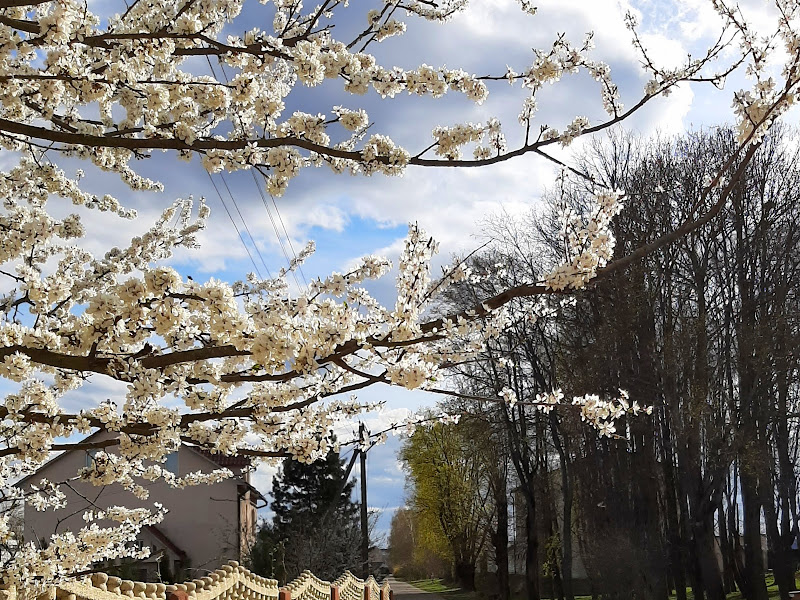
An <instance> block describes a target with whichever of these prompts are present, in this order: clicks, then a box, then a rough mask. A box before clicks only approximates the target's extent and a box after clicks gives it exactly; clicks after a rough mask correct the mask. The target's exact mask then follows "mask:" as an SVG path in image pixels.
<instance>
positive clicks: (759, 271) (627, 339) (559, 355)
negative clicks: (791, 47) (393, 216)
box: [391, 128, 800, 600]
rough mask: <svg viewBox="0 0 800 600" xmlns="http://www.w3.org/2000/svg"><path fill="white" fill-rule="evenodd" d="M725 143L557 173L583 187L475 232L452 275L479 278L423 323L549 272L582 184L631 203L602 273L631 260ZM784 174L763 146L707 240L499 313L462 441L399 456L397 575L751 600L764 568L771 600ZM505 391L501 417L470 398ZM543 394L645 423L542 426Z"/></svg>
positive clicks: (789, 279)
mask: <svg viewBox="0 0 800 600" xmlns="http://www.w3.org/2000/svg"><path fill="white" fill-rule="evenodd" d="M734 144H735V137H734V134H733V133H732V132H731V131H730V130H728V129H725V128H720V129H708V130H703V131H698V132H695V133H692V134H688V135H684V136H681V137H675V138H663V139H659V138H655V139H648V140H644V139H637V138H634V137H631V136H627V135H621V134H615V135H611V136H609V137H608V139H607V140H604V141H597V142H596V143H593V144H592V145H591V146H590V147H588V149H586V150H585V151H584V152H583V153H582V157H581V158H580V160H579V161H578V162H577V165H576V167H575V172H577V173H579V174H580V175H581V177H571V178H570V179H569V181H567V180H566V178H564V180H563V182H559V184H558V185H556V186H555V187H554V188H553V189H551V190H550V192H549V194H548V195H547V197H546V202H545V203H544V208H542V209H540V210H535V211H533V212H531V213H530V214H529V215H528V217H527V218H526V219H524V220H521V221H520V220H512V219H509V218H505V217H497V218H494V219H491V220H490V221H488V222H487V223H486V235H487V236H488V237H489V238H490V242H491V243H490V245H489V246H487V247H486V248H485V249H484V250H482V251H481V252H480V253H478V254H475V255H473V256H471V257H469V258H468V261H469V263H470V265H471V268H472V269H473V270H475V271H477V272H486V271H493V272H494V273H495V277H493V278H491V279H489V278H483V280H482V281H483V282H485V283H484V284H481V286H475V285H472V284H467V283H463V284H460V285H459V286H456V287H453V288H452V289H451V290H450V291H449V292H448V297H447V301H446V302H445V306H443V307H442V309H443V310H451V309H453V308H461V307H467V306H471V305H472V304H474V302H475V301H476V299H478V298H481V297H486V296H487V295H491V294H493V293H495V292H496V291H497V290H501V289H505V288H508V287H511V286H514V285H516V284H517V283H518V282H522V281H529V280H532V279H535V278H537V277H539V276H540V275H541V274H542V273H543V272H546V271H547V269H549V268H551V267H552V265H553V264H556V263H557V262H558V261H559V260H562V259H563V254H564V248H563V247H561V246H559V245H557V244H553V243H550V240H558V239H560V237H561V236H559V235H558V233H559V230H562V228H565V229H566V231H567V232H568V233H569V230H570V227H571V226H572V223H571V222H570V219H569V217H567V218H566V219H560V218H559V216H558V215H559V214H561V213H562V212H563V211H562V210H561V209H562V208H563V207H565V206H566V207H567V208H572V209H574V210H575V211H576V212H578V213H579V212H581V210H582V209H583V208H584V205H585V203H586V201H587V198H589V193H590V190H591V189H593V188H594V186H596V185H597V184H601V185H606V186H608V187H610V188H612V189H617V188H624V189H626V190H627V192H628V194H627V196H628V199H629V200H628V202H627V205H626V209H625V210H624V211H623V213H622V214H621V215H620V216H619V217H618V219H617V220H615V221H614V224H613V233H614V235H615V236H616V239H617V245H616V249H615V258H618V257H624V256H626V255H628V254H630V252H631V251H632V250H634V249H636V248H640V247H644V246H647V244H648V243H650V242H651V241H652V240H654V239H656V238H658V237H659V236H661V235H663V234H665V233H667V232H670V231H673V230H675V229H676V228H678V227H679V226H680V224H681V223H683V222H685V221H686V220H687V218H689V217H690V215H691V214H696V213H697V212H701V213H704V212H705V211H707V210H708V209H709V208H710V206H694V205H692V199H695V198H700V197H701V196H700V194H699V190H700V189H701V188H702V186H703V185H704V182H707V179H708V177H709V176H710V174H713V173H714V172H716V169H718V167H719V166H720V165H721V164H722V162H723V161H724V160H725V159H726V157H728V156H730V155H731V150H732V148H733V146H734ZM799 176H800V157H799V156H798V136H797V133H796V132H794V131H788V130H786V129H776V130H775V131H774V132H773V133H772V134H771V135H770V136H769V137H768V138H767V139H766V140H765V142H764V144H763V145H762V146H761V147H760V148H759V150H758V152H757V153H756V155H755V157H754V159H753V160H752V162H751V163H750V165H749V166H748V168H747V170H746V172H745V174H744V176H743V177H742V179H741V181H740V182H739V184H738V185H737V186H736V188H735V191H734V193H733V194H732V201H731V204H730V206H729V207H728V209H726V210H725V211H724V212H723V213H722V214H720V215H719V216H718V217H717V218H716V219H715V220H714V221H713V222H711V223H710V224H709V225H708V226H706V227H704V228H701V229H698V230H696V231H694V232H692V233H690V234H689V235H687V236H685V237H683V238H682V239H680V240H678V241H677V242H675V243H674V244H671V245H668V246H666V247H663V248H660V249H658V250H657V251H656V252H653V253H652V254H650V255H649V256H647V257H646V258H644V259H643V260H641V261H638V262H633V263H632V264H630V265H628V267H627V268H626V269H625V270H624V272H618V273H616V274H614V275H612V276H610V277H607V278H606V279H604V281H602V282H599V283H598V284H597V285H595V286H594V287H592V288H590V289H587V290H585V291H583V292H580V293H579V294H576V295H575V296H574V297H572V298H570V301H560V302H559V301H556V302H552V301H550V302H543V301H541V300H519V301H515V302H517V304H516V306H515V309H516V310H515V315H516V318H515V320H514V322H513V324H512V325H511V326H510V327H508V328H507V330H506V331H505V332H504V333H503V335H502V336H500V337H499V338H497V339H496V340H492V341H490V342H489V343H488V346H487V350H486V351H485V352H484V353H483V354H482V355H481V356H480V357H479V358H478V359H477V360H474V361H471V362H469V363H468V364H465V365H463V366H462V367H460V369H459V375H458V377H457V384H455V385H454V386H453V388H452V395H451V399H450V400H449V401H448V402H447V403H446V405H447V408H448V410H450V411H454V412H460V413H461V415H462V418H461V420H460V422H459V423H458V424H441V423H439V424H436V425H433V426H431V427H429V428H427V429H425V430H424V431H422V432H418V433H415V434H414V435H413V436H412V437H410V438H408V439H407V441H406V442H405V445H404V448H403V452H402V456H403V459H404V461H405V465H406V471H407V474H408V494H409V495H408V506H409V508H408V509H406V510H403V511H400V512H398V514H397V515H396V516H395V519H394V522H393V524H392V535H391V546H392V551H393V560H394V562H395V566H396V567H399V568H400V572H401V573H403V572H404V573H407V574H408V575H410V576H419V577H423V576H431V575H435V574H438V575H441V574H442V572H443V571H445V572H446V573H447V574H451V575H453V576H454V578H455V579H456V580H457V581H458V583H459V584H460V585H461V586H462V587H464V588H467V589H474V588H475V583H476V579H475V572H476V568H477V569H478V570H479V571H480V570H481V569H483V570H489V571H492V572H493V573H492V574H491V576H490V577H489V580H490V581H491V585H492V589H493V590H496V592H497V593H499V595H500V597H501V598H503V599H507V598H509V596H510V594H511V593H512V592H514V591H517V590H518V588H522V589H523V590H524V592H523V593H524V595H525V596H526V597H527V598H530V599H534V598H539V597H541V596H542V595H546V596H555V597H559V598H569V599H572V598H573V597H574V596H575V595H576V594H577V593H581V594H587V593H591V594H593V595H594V596H596V597H602V598H620V599H621V598H641V599H645V598H647V599H650V598H653V599H666V598H667V597H668V596H669V595H673V597H677V598H678V599H679V600H685V599H686V598H687V597H693V598H695V599H702V598H708V599H709V600H718V599H722V598H725V597H726V593H730V592H733V591H734V590H739V591H740V592H741V597H744V598H749V599H753V600H764V599H766V598H767V597H768V592H767V587H766V585H765V572H767V570H770V571H771V572H772V573H773V576H774V581H775V583H776V584H777V586H778V588H779V593H780V597H781V598H789V592H790V591H791V590H794V589H795V588H796V581H795V570H796V568H797V561H798V550H797V547H798V508H797V470H796V463H797V453H798V448H799V447H800V445H799V444H798V441H800V439H799V438H798V434H799V433H800V429H799V428H798V426H797V418H798V416H800V413H799V412H798V403H799V402H800V395H799V394H798V392H799V391H800V390H799V389H798V377H797V375H798V359H799V358H800V357H798V354H797V351H796V348H797V347H798V332H799V331H800V330H799V329H798V327H799V326H800V323H799V322H798V308H799V307H800V305H799V304H798V303H799V302H800V298H798V290H799V289H800V277H798V269H800V228H798V222H800V213H799V211H800V202H798V197H799V196H800V189H798V177H799ZM487 285H488V286H489V287H491V289H489V287H486V286H487ZM545 314H546V315H547V316H548V318H547V319H544V318H541V317H542V316H544V315H545ZM504 388H511V389H512V390H513V391H514V393H515V394H516V397H517V398H518V399H519V401H518V402H516V403H505V404H504V403H494V402H486V401H485V400H480V399H478V397H486V396H497V395H499V394H501V391H502V390H503V389H504ZM557 389H560V390H562V392H563V394H564V395H565V396H566V397H567V398H571V397H574V396H583V395H584V394H587V393H592V394H594V393H599V394H605V395H614V394H617V395H619V394H620V392H619V391H618V390H623V391H624V392H625V393H627V395H625V393H623V395H622V398H623V401H625V402H629V403H630V404H631V406H632V408H634V410H633V413H636V412H639V411H638V410H636V406H635V404H634V403H636V404H638V405H639V406H641V407H642V408H644V407H646V406H652V414H651V415H647V414H645V412H644V411H641V412H639V414H638V415H636V416H634V415H629V416H627V417H624V418H623V419H622V420H620V421H619V422H618V423H617V426H616V430H615V431H614V435H613V436H612V437H610V438H608V437H602V436H601V435H599V434H598V431H597V430H596V429H594V428H592V427H587V426H586V425H585V424H584V423H582V418H581V411H580V409H578V408H577V407H576V410H575V411H572V412H571V413H570V412H569V411H559V412H556V411H552V410H549V409H550V408H552V406H550V405H549V403H550V402H552V401H553V399H552V398H551V397H550V396H548V394H549V393H550V391H551V390H557ZM465 482H466V483H465ZM430 490H436V493H435V494H431V493H430ZM423 532H427V533H423ZM437 561H438V563H437ZM507 567H508V568H507ZM509 571H510V572H511V575H510V573H509ZM514 572H516V573H518V574H519V575H518V576H515V575H513V573H514ZM479 579H480V578H479ZM522 580H524V583H523V581H522ZM687 588H689V590H688V591H687Z"/></svg>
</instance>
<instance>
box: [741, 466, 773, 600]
mask: <svg viewBox="0 0 800 600" xmlns="http://www.w3.org/2000/svg"><path fill="white" fill-rule="evenodd" d="M741 483H742V504H743V517H744V519H743V522H744V535H743V536H742V537H743V538H744V573H743V577H742V579H743V583H744V586H745V589H743V590H742V592H743V595H744V597H745V598H747V600H767V586H766V583H765V582H764V566H765V565H764V557H763V554H762V551H763V550H762V545H761V503H760V501H759V495H758V479H757V476H756V474H755V473H752V472H751V471H750V468H743V469H742V471H741Z"/></svg>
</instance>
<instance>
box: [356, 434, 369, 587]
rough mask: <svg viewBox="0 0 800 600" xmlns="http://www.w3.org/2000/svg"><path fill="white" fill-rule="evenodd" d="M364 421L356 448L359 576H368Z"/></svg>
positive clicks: (367, 516)
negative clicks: (359, 501) (358, 463)
mask: <svg viewBox="0 0 800 600" xmlns="http://www.w3.org/2000/svg"><path fill="white" fill-rule="evenodd" d="M365 429H366V428H365V427H364V423H361V424H359V426H358V440H359V444H360V447H359V449H358V453H359V458H360V459H361V576H362V577H363V578H364V579H366V578H367V577H369V515H368V514H367V452H366V449H365V448H364V439H365V437H366V432H365Z"/></svg>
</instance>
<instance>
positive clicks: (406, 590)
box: [389, 577, 442, 600]
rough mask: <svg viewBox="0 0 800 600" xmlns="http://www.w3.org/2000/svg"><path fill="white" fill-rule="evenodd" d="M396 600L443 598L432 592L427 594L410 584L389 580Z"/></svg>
mask: <svg viewBox="0 0 800 600" xmlns="http://www.w3.org/2000/svg"><path fill="white" fill-rule="evenodd" d="M389 585H390V586H392V591H393V592H394V597H395V600H442V597H441V596H439V595H438V594H434V593H432V592H425V591H423V590H421V589H419V588H417V587H414V586H413V585H411V584H410V583H406V582H405V581H400V580H398V579H395V578H394V577H390V578H389Z"/></svg>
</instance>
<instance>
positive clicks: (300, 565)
mask: <svg viewBox="0 0 800 600" xmlns="http://www.w3.org/2000/svg"><path fill="white" fill-rule="evenodd" d="M347 475H348V473H347V468H346V466H345V464H344V461H343V460H342V459H341V458H340V456H339V454H338V452H335V451H331V452H329V453H328V455H327V456H326V457H325V459H324V460H319V461H316V462H313V463H303V462H299V461H296V460H293V459H290V458H287V459H286V460H285V461H284V462H283V465H282V467H281V470H280V472H279V473H278V475H277V476H276V477H275V479H274V480H273V483H272V498H273V500H272V503H271V504H270V508H271V509H272V511H273V513H274V515H273V518H272V521H271V522H269V523H265V524H264V525H263V526H262V528H261V530H260V531H259V533H258V539H257V542H256V545H255V546H254V548H253V550H252V551H251V564H252V567H253V569H254V570H256V572H259V573H261V574H263V575H265V576H270V577H276V578H277V579H279V580H280V581H281V582H286V581H290V580H291V579H293V578H295V577H297V576H298V575H299V574H300V573H301V572H302V571H303V570H305V569H309V570H310V571H311V572H313V573H314V574H315V575H317V576H318V577H320V578H322V579H328V580H333V579H335V578H336V577H337V576H339V575H340V574H341V573H342V572H343V571H344V570H345V569H350V570H355V569H356V568H357V567H358V562H359V539H360V537H359V536H360V525H359V521H358V504H357V503H356V502H353V500H352V499H351V498H350V496H351V493H352V491H353V486H354V483H355V482H354V481H349V482H348V481H346V479H347Z"/></svg>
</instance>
